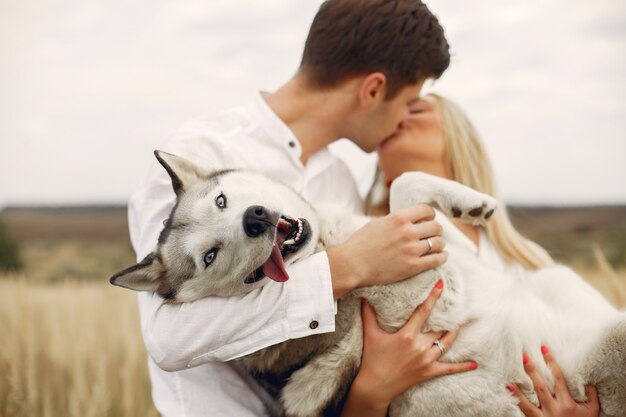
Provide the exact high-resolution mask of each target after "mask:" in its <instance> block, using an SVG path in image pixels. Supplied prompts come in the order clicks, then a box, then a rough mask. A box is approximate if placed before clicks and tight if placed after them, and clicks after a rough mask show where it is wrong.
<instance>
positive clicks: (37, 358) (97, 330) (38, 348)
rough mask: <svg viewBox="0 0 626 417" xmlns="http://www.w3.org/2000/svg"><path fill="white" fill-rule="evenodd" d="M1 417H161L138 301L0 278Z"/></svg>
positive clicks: (78, 286)
mask: <svg viewBox="0 0 626 417" xmlns="http://www.w3.org/2000/svg"><path fill="white" fill-rule="evenodd" d="M0 293H1V294H2V298H3V302H2V303H1V304H0V323H2V335H3V337H2V338H0V416H3V417H4V416H6V417H9V416H10V417H37V416H41V417H53V416H54V417H87V416H91V417H101V416H119V417H122V416H124V417H126V416H127V417H131V416H133V417H134V416H157V415H158V414H157V413H156V411H155V410H154V408H153V406H152V402H151V398H150V385H149V380H148V374H147V367H146V353H145V348H144V346H143V341H142V340H141V336H140V330H139V326H138V317H137V306H136V302H135V296H134V294H131V293H130V292H125V291H121V290H117V289H115V288H111V287H109V285H108V284H106V283H95V282H87V283H81V282H76V281H66V282H62V283H56V284H40V283H33V282H29V281H28V280H27V279H25V277H23V276H3V277H2V278H1V279H0Z"/></svg>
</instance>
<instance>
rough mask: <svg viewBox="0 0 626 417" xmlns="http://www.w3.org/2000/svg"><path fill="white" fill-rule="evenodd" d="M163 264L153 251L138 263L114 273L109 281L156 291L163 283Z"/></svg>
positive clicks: (141, 289)
mask: <svg viewBox="0 0 626 417" xmlns="http://www.w3.org/2000/svg"><path fill="white" fill-rule="evenodd" d="M163 271H164V270H163V265H162V264H161V262H160V261H159V259H158V258H157V256H156V255H155V254H154V252H152V253H151V254H150V255H148V256H146V257H145V258H144V259H143V260H142V261H141V262H139V263H138V264H136V265H133V266H131V267H130V268H126V269H124V270H123V271H120V272H118V273H117V274H115V275H113V276H112V277H111V279H109V282H110V283H111V284H113V285H117V286H118V287H124V288H128V289H131V290H135V291H156V290H157V288H158V287H159V285H160V284H161V277H162V276H163Z"/></svg>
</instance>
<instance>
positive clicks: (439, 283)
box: [435, 280, 443, 289]
mask: <svg viewBox="0 0 626 417" xmlns="http://www.w3.org/2000/svg"><path fill="white" fill-rule="evenodd" d="M435 288H437V289H442V288H443V281H442V280H439V281H437V284H436V285H435Z"/></svg>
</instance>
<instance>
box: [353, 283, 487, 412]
mask: <svg viewBox="0 0 626 417" xmlns="http://www.w3.org/2000/svg"><path fill="white" fill-rule="evenodd" d="M442 284H443V282H442V281H439V282H438V283H437V285H436V286H435V287H434V288H433V290H432V291H431V293H430V295H429V296H428V298H427V299H426V300H425V301H424V303H422V304H421V305H420V306H419V307H418V308H417V309H416V310H415V312H414V313H413V315H412V316H411V318H409V320H408V321H407V322H406V324H405V325H404V326H403V327H402V328H401V329H400V330H398V331H397V332H396V333H387V332H386V331H384V330H383V329H381V328H380V327H379V326H378V322H377V321H376V311H375V310H374V308H373V307H372V306H370V305H369V304H367V302H365V301H364V300H363V302H362V307H363V308H362V311H361V314H362V317H363V356H362V360H361V368H360V370H359V373H358V374H357V376H356V378H355V380H354V382H353V383H352V387H351V388H350V392H349V394H348V399H347V401H346V404H345V406H344V409H343V412H342V414H341V416H342V417H350V416H359V417H378V416H381V417H384V416H386V415H387V409H388V408H389V404H391V401H392V400H393V399H394V398H395V397H397V396H398V395H399V394H401V393H403V392H404V391H406V390H407V389H409V388H410V387H412V386H413V385H416V384H419V383H421V382H424V381H427V380H429V379H432V378H434V377H436V376H440V375H449V374H453V373H457V372H464V371H469V370H473V369H476V367H477V365H476V363H475V362H463V363H444V362H439V361H438V359H439V357H440V356H441V354H442V353H441V351H440V350H439V348H438V347H437V346H435V345H434V344H433V342H434V341H435V340H440V341H441V342H442V343H443V344H444V346H446V347H447V348H450V346H452V343H453V342H454V340H455V339H456V336H457V334H458V331H459V329H458V328H457V329H455V330H453V331H450V332H429V333H422V332H421V329H422V326H423V325H424V323H425V322H426V320H427V319H428V316H429V315H430V312H431V310H432V308H433V305H434V304H435V302H436V301H437V299H438V298H439V296H440V295H441V293H442V291H443V285H442Z"/></svg>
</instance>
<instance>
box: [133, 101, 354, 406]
mask: <svg viewBox="0 0 626 417" xmlns="http://www.w3.org/2000/svg"><path fill="white" fill-rule="evenodd" d="M161 149H162V150H164V151H167V152H170V153H173V154H176V155H179V156H182V157H184V158H187V159H188V160H190V161H192V162H194V163H196V164H198V165H200V166H203V167H205V168H209V169H214V170H220V169H225V168H245V169H253V170H258V171H261V172H263V173H264V174H265V175H267V176H269V177H271V178H274V179H276V180H278V181H281V182H283V183H286V184H287V185H289V186H291V187H292V188H294V189H295V190H296V191H297V192H298V193H300V194H301V195H302V196H303V197H304V198H306V199H307V200H308V201H310V202H313V203H317V202H333V203H336V204H342V205H344V206H346V207H348V208H349V209H350V210H353V211H355V212H361V211H362V202H361V199H360V197H359V195H358V192H357V188H356V185H355V183H354V179H353V178H352V176H351V174H350V172H349V170H348V168H347V166H346V165H345V164H344V163H343V162H342V161H341V160H339V159H338V158H336V157H334V156H333V155H332V154H331V153H330V152H329V151H328V150H327V149H322V150H321V151H319V152H317V153H316V154H314V155H312V156H311V157H310V158H309V160H308V162H307V164H306V165H303V164H302V163H301V162H300V159H299V158H300V155H301V152H302V151H301V147H300V143H299V142H298V139H297V138H296V137H295V136H294V134H293V133H292V132H291V131H290V130H289V128H288V127H287V126H286V125H285V124H284V123H283V122H282V121H281V120H280V119H279V118H278V117H277V116H276V114H274V113H273V112H272V110H271V109H270V108H269V106H268V105H267V103H266V102H265V100H264V99H263V97H262V96H261V95H260V94H259V95H257V96H256V97H255V98H254V100H252V102H251V103H250V104H249V105H247V106H245V107H242V108H236V109H231V110H227V111H225V112H223V113H221V114H218V115H215V116H212V117H206V118H200V119H197V120H193V121H191V122H190V123H188V124H186V125H185V126H183V127H182V128H181V129H180V130H179V131H178V132H177V133H176V134H175V136H174V137H173V138H172V139H171V140H170V141H168V142H167V143H166V144H165V145H164V146H163V147H162V148H161ZM174 203H175V195H174V192H173V190H172V185H171V181H170V178H169V176H168V175H167V173H166V171H165V170H164V169H163V168H162V167H161V166H160V165H159V164H158V163H157V161H156V159H155V161H154V163H153V164H152V167H151V169H150V172H149V174H148V176H147V178H146V179H145V181H144V182H143V184H142V185H141V186H140V188H139V189H138V190H137V191H136V192H135V193H134V194H133V196H132V197H131V200H130V202H129V228H130V237H131V241H132V244H133V247H134V249H135V252H136V253H137V259H138V260H141V259H143V258H144V257H145V256H146V255H148V254H149V253H150V252H151V251H153V250H154V249H155V247H156V243H157V240H158V236H159V233H160V231H161V229H162V228H163V220H165V219H166V218H167V217H168V215H169V213H170V211H171V210H172V207H173V206H174ZM288 272H289V276H290V278H291V279H290V280H289V281H287V282H285V283H277V282H274V281H271V282H268V283H267V284H266V285H265V286H264V287H262V288H260V289H258V290H254V291H252V292H250V293H248V294H246V295H243V296H238V297H230V298H220V297H207V298H203V299H200V300H198V301H195V302H192V303H184V304H175V305H172V304H163V300H162V299H161V298H160V297H159V296H158V295H156V294H155V293H147V292H143V293H139V309H140V317H141V328H142V333H143V337H144V341H145V344H146V347H147V349H148V353H149V357H150V359H149V370H150V376H151V379H152V395H153V399H154V403H155V405H156V408H157V409H158V410H159V412H160V413H161V414H162V415H164V416H166V417H196V416H197V417H200V416H202V417H206V416H237V417H245V416H261V415H265V410H264V407H263V404H262V402H261V400H260V397H261V396H262V395H263V393H262V392H261V391H259V387H258V386H257V385H256V383H255V382H254V381H253V380H251V379H250V378H249V377H248V376H247V374H246V373H245V371H244V370H243V369H242V368H241V366H240V365H239V364H238V363H237V361H232V360H233V359H236V358H239V357H241V356H244V355H247V354H249V353H252V352H255V351H257V350H259V349H262V348H264V347H267V346H270V345H274V344H277V343H280V342H283V341H285V340H288V339H293V338H298V337H304V336H309V335H312V334H317V333H325V332H331V331H334V328H335V322H334V315H335V303H334V300H333V292H332V283H331V278H330V269H329V265H328V258H327V256H326V253H325V252H322V253H318V254H315V255H313V256H311V257H310V258H308V259H305V260H302V261H301V262H298V263H296V264H294V265H292V266H291V267H289V268H288ZM227 361H231V362H227ZM224 362H226V363H224Z"/></svg>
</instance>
